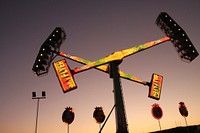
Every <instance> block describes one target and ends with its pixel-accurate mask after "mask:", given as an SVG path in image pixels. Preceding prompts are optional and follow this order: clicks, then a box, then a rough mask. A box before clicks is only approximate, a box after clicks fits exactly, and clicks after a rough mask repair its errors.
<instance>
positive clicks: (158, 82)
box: [32, 12, 199, 133]
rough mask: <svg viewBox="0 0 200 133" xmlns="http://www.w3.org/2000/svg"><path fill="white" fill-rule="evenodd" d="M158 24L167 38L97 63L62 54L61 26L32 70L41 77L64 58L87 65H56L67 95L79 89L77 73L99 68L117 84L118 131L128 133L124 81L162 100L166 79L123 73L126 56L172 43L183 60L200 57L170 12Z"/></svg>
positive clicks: (62, 35)
mask: <svg viewBox="0 0 200 133" xmlns="http://www.w3.org/2000/svg"><path fill="white" fill-rule="evenodd" d="M156 24H157V25H158V27H160V28H161V30H162V31H164V32H165V34H166V37H163V38H161V39H158V40H155V41H151V42H148V43H145V44H141V45H138V46H135V47H132V48H129V49H125V50H121V51H116V52H114V53H112V54H110V55H108V56H106V57H104V58H101V59H99V60H96V61H89V60H86V59H83V58H80V57H77V56H72V55H70V54H68V53H64V52H60V46H61V44H62V43H63V41H64V40H65V38H66V35H65V32H64V30H63V29H62V28H60V27H57V28H55V30H54V31H53V32H52V33H51V34H50V36H49V37H48V38H47V40H46V41H45V42H44V43H43V44H42V46H41V48H40V50H39V53H38V55H37V58H36V60H35V63H34V65H33V68H32V70H33V72H34V73H35V74H36V75H37V76H40V75H43V74H45V73H48V71H49V67H50V65H51V62H52V61H53V59H54V58H55V57H56V56H62V57H64V58H67V59H70V60H73V61H76V62H79V63H82V64H84V65H83V66H82V67H79V68H75V69H73V70H71V69H70V68H69V66H68V64H67V62H66V60H65V59H63V60H60V61H57V62H54V63H53V66H54V69H55V71H56V74H57V76H58V78H59V82H60V84H61V87H62V88H63V92H68V91H70V90H73V89H75V88H77V85H76V83H75V81H74V77H73V75H74V74H77V73H79V72H82V71H86V70H89V69H91V68H96V69H97V70H100V71H102V72H105V73H108V74H109V75H110V78H112V79H113V85H114V101H115V116H116V132H117V133H128V126H127V120H126V112H125V109H124V101H123V95H122V89H121V83H120V78H124V79H128V80H131V81H134V82H137V83H140V84H143V85H146V86H149V97H150V98H153V99H156V100H159V99H160V93H161V87H162V80H163V77H162V76H161V75H158V74H155V73H154V74H153V75H152V79H151V81H150V82H147V81H143V80H141V79H139V78H137V77H135V76H133V75H131V74H128V73H124V72H122V71H120V70H119V68H118V66H119V65H120V63H122V60H123V59H124V58H125V57H128V56H130V55H133V54H136V53H138V52H141V51H143V50H146V49H148V48H151V47H153V46H156V45H158V44H161V43H164V42H166V41H171V42H172V43H173V45H174V47H175V48H176V51H177V52H178V54H179V56H180V58H181V59H182V60H183V61H186V62H191V61H192V60H194V59H195V58H196V57H197V56H198V55H199V54H198V52H197V50H196V49H195V47H194V46H193V44H192V42H191V41H190V39H189V38H188V36H187V34H186V33H185V31H184V30H183V29H182V28H181V27H180V26H179V25H178V24H177V23H176V22H175V21H174V20H173V19H172V18H171V17H170V16H169V15H168V14H167V13H166V12H161V13H160V14H159V16H158V18H157V19H156ZM105 64H108V65H105Z"/></svg>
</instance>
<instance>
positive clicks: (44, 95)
mask: <svg viewBox="0 0 200 133" xmlns="http://www.w3.org/2000/svg"><path fill="white" fill-rule="evenodd" d="M32 99H37V113H36V121H35V133H37V124H38V116H39V115H38V114H39V104H40V99H46V93H45V91H42V96H41V97H36V92H32Z"/></svg>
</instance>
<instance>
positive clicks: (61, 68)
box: [53, 59, 77, 93]
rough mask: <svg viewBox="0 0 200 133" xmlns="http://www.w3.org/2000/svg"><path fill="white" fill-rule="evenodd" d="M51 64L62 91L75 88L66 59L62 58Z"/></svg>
mask: <svg viewBox="0 0 200 133" xmlns="http://www.w3.org/2000/svg"><path fill="white" fill-rule="evenodd" d="M53 66H54V69H55V71H56V75H57V77H58V79H59V82H60V85H61V87H62V89H63V92H64V93H66V92H68V91H70V90H73V89H76V88H77V85H76V83H75V81H74V78H73V75H72V74H71V70H70V68H69V66H68V65H67V62H66V60H64V59H63V60H60V61H58V62H54V63H53Z"/></svg>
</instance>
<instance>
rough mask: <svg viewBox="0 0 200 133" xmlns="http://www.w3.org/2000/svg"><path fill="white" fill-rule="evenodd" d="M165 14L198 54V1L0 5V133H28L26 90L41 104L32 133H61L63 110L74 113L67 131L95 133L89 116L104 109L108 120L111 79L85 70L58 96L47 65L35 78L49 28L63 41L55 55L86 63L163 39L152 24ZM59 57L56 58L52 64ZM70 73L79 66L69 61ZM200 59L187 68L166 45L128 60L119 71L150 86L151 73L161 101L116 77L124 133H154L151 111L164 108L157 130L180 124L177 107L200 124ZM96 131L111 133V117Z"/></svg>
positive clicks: (31, 104) (30, 103) (32, 107)
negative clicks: (60, 31) (159, 79)
mask: <svg viewBox="0 0 200 133" xmlns="http://www.w3.org/2000/svg"><path fill="white" fill-rule="evenodd" d="M163 11H165V12H167V13H168V14H169V15H170V16H171V17H172V18H173V19H174V20H175V21H176V22H177V23H178V24H179V25H180V26H181V27H182V28H183V29H184V30H185V31H186V33H187V35H188V36H189V37H190V39H191V41H192V42H193V44H194V46H195V47H196V49H197V51H198V52H199V53H200V41H199V38H200V36H199V29H200V25H199V23H200V17H199V16H200V1H199V0H191V1H189V0H188V1H187V0H176V1H173V0H169V1H156V0H152V1H145V0H140V1H133V0H126V1H122V0H121V1H120V0H116V1H114V0H113V1H112V0H85V1H83V0H79V1H77V0H73V1H72V0H71V1H70V0H65V1H54V0H48V1H46V2H44V1H22V0H18V1H12V2H11V1H9V0H1V1H0V12H1V17H0V18H1V20H0V26H1V33H0V40H1V48H0V61H1V69H0V74H1V79H0V132H1V133H28V132H29V133H33V132H34V129H35V117H36V100H33V99H32V96H31V94H32V91H36V93H37V95H38V96H41V92H42V91H46V93H47V98H46V99H45V100H41V101H40V110H39V122H38V132H41V133H42V132H43V133H44V132H48V133H58V132H59V133H65V132H66V126H65V125H64V124H63V123H62V113H63V111H64V110H65V107H68V106H71V107H72V108H73V109H74V111H75V120H74V122H73V123H72V124H71V125H70V132H71V133H81V132H87V133H95V132H98V131H99V125H98V124H97V123H95V121H94V119H93V117H92V115H93V111H94V108H95V107H96V106H102V107H103V109H104V112H105V113H106V115H108V114H109V112H110V110H111V108H112V106H113V105H114V96H113V92H112V91H113V83H112V79H110V78H109V75H107V74H105V73H102V72H100V71H98V70H96V69H91V70H88V71H85V72H82V73H79V74H77V75H75V76H74V78H75V81H76V83H77V85H78V88H77V89H76V90H73V91H71V92H68V93H66V94H64V93H63V92H62V89H61V87H60V85H59V82H58V79H57V77H56V75H55V72H54V70H53V67H52V66H51V68H50V71H49V73H48V75H46V76H43V77H36V76H35V75H34V74H33V72H32V70H31V69H32V66H33V63H34V61H35V58H36V55H37V53H38V51H39V48H40V46H41V45H42V43H43V42H44V41H45V40H46V38H47V37H48V36H49V35H50V33H51V32H52V31H53V30H54V28H55V27H63V28H64V29H65V32H66V36H67V39H66V40H65V42H64V43H63V44H62V46H61V51H62V52H66V53H69V54H71V55H76V56H79V57H82V58H85V59H88V60H91V61H94V60H97V59H99V58H102V57H105V56H107V55H109V54H111V53H113V52H115V51H117V50H122V49H126V48H130V47H133V46H137V45H139V44H143V43H146V42H149V41H153V40H157V39H160V38H162V37H164V36H165V35H164V33H163V32H162V31H161V30H160V29H159V28H158V27H157V26H156V25H155V20H156V18H157V16H158V14H159V13H160V12H163ZM59 59H62V58H61V57H57V58H56V59H55V60H54V61H57V60H59ZM67 62H68V64H69V66H70V68H72V69H73V68H75V67H80V66H82V65H81V64H79V63H76V62H73V61H71V60H67ZM199 68H200V58H199V57H197V58H196V59H195V60H194V61H192V62H191V63H189V64H188V63H185V62H183V61H181V60H180V58H179V57H178V54H177V52H176V51H175V49H174V47H173V45H172V43H171V42H166V43H163V44H160V45H158V46H156V47H153V48H151V49H148V50H145V51H142V52H140V53H137V54H135V55H132V56H130V57H127V58H125V59H124V60H123V62H122V63H121V64H120V70H122V71H124V72H127V73H130V74H133V75H135V76H137V77H139V78H141V79H143V80H145V81H150V79H151V75H152V73H157V74H160V75H163V77H164V81H163V87H162V94H161V99H160V100H159V101H156V100H153V99H150V98H148V87H146V86H143V85H141V84H138V83H135V82H132V81H128V80H125V79H121V82H122V88H123V95H124V101H125V108H126V115H127V121H128V128H129V132H130V133H143V132H150V131H157V130H159V125H158V121H157V120H155V119H154V118H153V117H152V115H151V105H152V104H154V103H158V104H159V105H160V107H161V108H162V109H163V117H162V119H161V121H160V122H161V127H162V129H168V128H173V127H176V126H185V121H184V118H183V117H182V116H181V115H180V113H179V111H178V103H179V102H181V101H183V102H185V104H186V106H187V108H188V111H189V116H188V117H187V121H188V125H196V124H200V114H199V110H200V106H199V101H200V96H199V94H200V85H199V83H198V82H199V81H200V71H199ZM102 132H105V133H106V132H107V133H112V132H116V128H115V114H114V112H113V113H112V115H111V117H110V119H109V120H108V122H107V124H106V125H105V127H104V129H103V131H102Z"/></svg>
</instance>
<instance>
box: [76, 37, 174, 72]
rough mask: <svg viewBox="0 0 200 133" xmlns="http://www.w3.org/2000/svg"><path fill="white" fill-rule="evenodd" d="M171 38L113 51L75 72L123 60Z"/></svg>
mask: <svg viewBox="0 0 200 133" xmlns="http://www.w3.org/2000/svg"><path fill="white" fill-rule="evenodd" d="M169 40H170V38H169V37H164V38H161V39H158V40H155V41H151V42H148V43H145V44H141V45H139V46H136V47H132V48H129V49H125V50H121V51H116V52H114V53H112V54H110V55H108V56H106V57H104V58H101V59H99V60H96V61H94V62H89V63H87V64H86V65H84V66H82V67H79V68H75V69H74V72H75V73H78V72H82V71H85V70H88V69H91V68H94V67H98V66H100V65H104V64H106V63H109V62H112V61H115V60H122V59H123V58H125V57H127V56H130V55H133V54H135V53H137V52H140V51H143V50H145V49H148V48H151V47H153V46H156V45H158V44H160V43H163V42H166V41H169Z"/></svg>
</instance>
